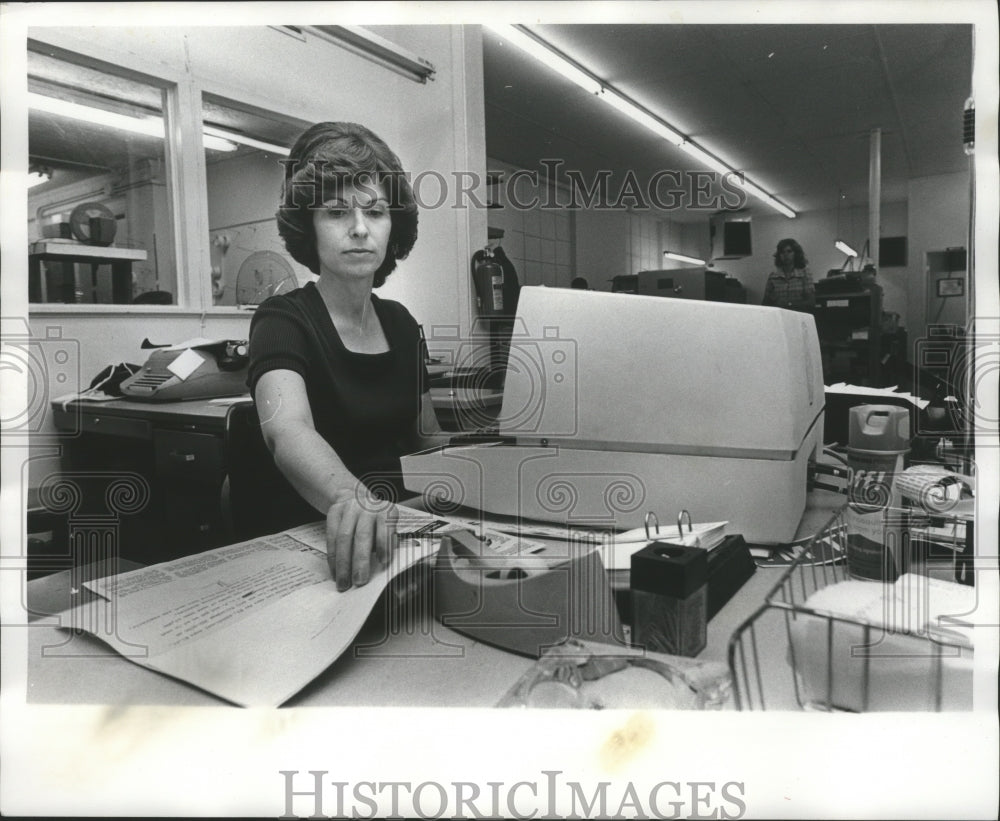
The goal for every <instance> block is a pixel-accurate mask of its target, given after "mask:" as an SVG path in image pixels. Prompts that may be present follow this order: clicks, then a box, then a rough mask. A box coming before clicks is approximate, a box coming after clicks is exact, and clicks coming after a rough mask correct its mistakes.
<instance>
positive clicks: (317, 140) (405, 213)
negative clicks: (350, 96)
mask: <svg viewBox="0 0 1000 821" xmlns="http://www.w3.org/2000/svg"><path fill="white" fill-rule="evenodd" d="M282 162H283V163H284V165H285V179H284V182H283V184H282V186H281V204H280V205H279V207H278V213H277V214H276V216H277V219H278V233H279V234H280V235H281V238H282V240H284V242H285V248H286V249H287V250H288V253H289V254H291V255H292V258H293V259H294V260H296V261H297V262H300V263H301V264H302V265H305V266H306V268H308V269H309V270H310V271H312V272H313V273H314V274H318V273H319V256H318V254H317V253H316V231H315V229H314V227H313V213H314V212H315V210H316V209H317V208H322V207H323V204H324V203H325V202H327V201H328V200H330V199H331V198H332V197H333V196H335V195H336V193H337V192H338V191H339V190H340V189H341V188H342V187H343V186H345V185H351V184H359V183H360V184H366V185H367V186H369V187H370V186H371V185H372V184H373V183H374V184H376V185H380V186H381V187H382V188H383V190H384V191H385V195H386V197H387V198H388V200H389V213H390V216H391V219H392V228H391V229H390V231H389V247H388V249H387V250H386V253H385V259H384V260H383V261H382V264H381V265H380V266H379V267H378V270H377V271H375V279H374V282H373V283H372V284H373V287H375V288H378V287H379V286H381V285H383V284H384V283H385V280H386V278H387V277H388V276H389V274H391V273H392V272H393V271H394V270H395V268H396V261H397V260H400V259H405V258H406V255H407V254H409V253H410V250H411V249H412V248H413V244H414V243H415V242H416V241H417V203H416V200H415V199H414V197H413V189H412V188H411V187H410V184H409V182H408V181H407V180H406V175H405V174H404V172H403V168H402V165H401V164H400V162H399V158H398V157H397V156H396V155H395V154H393V153H392V150H391V149H390V148H389V146H387V145H386V144H385V143H384V142H383V141H382V140H381V139H380V138H379V137H378V136H376V135H375V134H373V133H372V132H371V131H369V130H368V129H367V128H365V127H364V126H363V125H358V124H357V123H317V124H316V125H314V126H312V127H311V128H309V129H308V130H306V131H305V132H304V133H303V134H302V135H301V136H300V137H299V138H298V139H297V140H296V141H295V145H294V146H292V151H291V154H290V155H289V157H288V159H287V160H283V161H282Z"/></svg>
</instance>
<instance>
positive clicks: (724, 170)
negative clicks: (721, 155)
mask: <svg viewBox="0 0 1000 821" xmlns="http://www.w3.org/2000/svg"><path fill="white" fill-rule="evenodd" d="M681 148H683V149H684V151H686V152H687V153H688V154H690V155H691V156H692V157H694V158H695V159H696V160H698V161H699V162H700V163H702V164H703V165H705V166H707V167H708V168H711V169H712V170H713V171H717V172H719V173H720V174H735V173H736V172H735V171H733V169H732V168H730V167H729V166H728V165H726V164H725V163H724V162H722V160H719V159H716V158H715V157H713V156H712V155H711V154H709V153H708V152H707V151H705V150H704V149H702V148H699V147H698V146H697V145H695V144H694V143H693V142H690V141H688V140H685V141H684V142H683V143H681Z"/></svg>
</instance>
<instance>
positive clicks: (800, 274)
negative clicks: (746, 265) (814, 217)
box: [761, 239, 816, 311]
mask: <svg viewBox="0 0 1000 821" xmlns="http://www.w3.org/2000/svg"><path fill="white" fill-rule="evenodd" d="M806 265H807V260H806V255H805V253H804V252H803V250H802V246H801V245H799V244H798V243H797V242H796V241H795V240H794V239H783V240H781V242H779V243H778V248H777V250H776V251H775V252H774V267H775V270H774V271H773V272H772V273H771V275H770V276H769V277H768V278H767V284H766V285H765V286H764V299H763V301H762V302H761V305H776V306H777V307H779V308H791V309H792V310H793V311H811V310H812V309H813V307H814V306H815V305H816V287H815V286H814V285H813V281H812V275H811V274H810V273H809V270H808V269H807V268H806Z"/></svg>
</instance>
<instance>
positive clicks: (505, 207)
mask: <svg viewBox="0 0 1000 821" xmlns="http://www.w3.org/2000/svg"><path fill="white" fill-rule="evenodd" d="M488 166H489V169H490V171H491V172H502V174H503V180H502V182H501V183H500V184H499V185H496V186H494V187H493V188H492V189H491V194H492V201H493V202H495V203H497V204H498V205H500V206H502V207H500V208H491V209H490V210H489V212H488V214H487V222H488V224H489V227H490V228H501V229H503V232H504V236H503V239H501V240H500V241H499V244H500V246H501V247H502V248H503V250H504V253H506V254H507V258H508V259H510V261H511V262H513V263H514V267H515V268H516V269H517V275H518V279H519V280H520V282H521V284H522V285H548V286H553V287H563V288H568V287H569V284H570V281H571V280H572V279H573V276H574V272H573V212H572V211H570V210H568V209H565V208H552V207H543V206H546V205H547V204H549V205H551V204H552V203H556V202H564V201H565V200H566V197H565V195H564V196H563V197H561V198H559V197H552V196H547V195H546V193H545V192H544V191H540V190H539V188H538V186H537V185H535V184H533V183H532V181H531V180H530V179H528V178H527V177H526V176H524V175H521V176H519V177H517V178H515V179H514V183H513V189H512V190H511V189H509V188H508V186H509V185H510V180H511V174H512V173H513V172H515V171H516V170H517V169H515V168H513V167H512V166H509V165H507V164H505V163H500V162H494V161H492V160H490V161H488ZM511 194H513V196H512V197H511V196H510V195H511ZM512 200H513V201H512ZM529 203H531V204H532V205H533V207H530V208H524V207H522V206H523V205H526V204H529Z"/></svg>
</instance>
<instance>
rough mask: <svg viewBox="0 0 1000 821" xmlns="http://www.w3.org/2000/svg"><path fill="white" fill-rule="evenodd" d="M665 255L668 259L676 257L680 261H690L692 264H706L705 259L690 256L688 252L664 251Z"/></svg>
mask: <svg viewBox="0 0 1000 821" xmlns="http://www.w3.org/2000/svg"><path fill="white" fill-rule="evenodd" d="M663 256H665V257H667V259H676V260H677V261H678V262H690V263H691V264H692V265H704V264H705V260H703V259H698V257H689V256H688V255H687V254H678V253H676V252H674V251H664V252H663Z"/></svg>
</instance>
